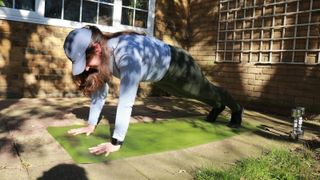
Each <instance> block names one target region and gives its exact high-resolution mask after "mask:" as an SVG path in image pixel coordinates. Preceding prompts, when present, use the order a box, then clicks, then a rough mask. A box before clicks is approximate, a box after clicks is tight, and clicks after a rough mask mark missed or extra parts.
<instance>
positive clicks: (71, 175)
mask: <svg viewBox="0 0 320 180" xmlns="http://www.w3.org/2000/svg"><path fill="white" fill-rule="evenodd" d="M51 179H52V180H56V179H59V180H70V179H77V180H89V178H88V177H87V173H86V171H85V169H84V168H82V167H79V166H77V165H74V164H59V165H57V166H54V167H53V168H51V169H49V170H48V171H45V172H44V173H43V175H42V176H41V177H39V178H37V180H51Z"/></svg>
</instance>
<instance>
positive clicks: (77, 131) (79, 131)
mask: <svg viewBox="0 0 320 180" xmlns="http://www.w3.org/2000/svg"><path fill="white" fill-rule="evenodd" d="M94 129H95V127H94V126H93V127H91V125H89V126H87V127H82V128H76V129H70V130H69V131H68V134H71V135H74V136H75V135H78V134H84V133H85V134H86V135H87V136H89V135H90V134H91V133H92V132H93V131H94Z"/></svg>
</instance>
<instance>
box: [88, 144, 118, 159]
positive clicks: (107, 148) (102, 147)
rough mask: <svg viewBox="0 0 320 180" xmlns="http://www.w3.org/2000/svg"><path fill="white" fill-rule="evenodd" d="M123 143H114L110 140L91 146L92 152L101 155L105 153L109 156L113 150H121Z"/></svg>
mask: <svg viewBox="0 0 320 180" xmlns="http://www.w3.org/2000/svg"><path fill="white" fill-rule="evenodd" d="M120 147H121V145H113V144H111V143H110V142H107V143H102V144H99V145H98V146H95V147H91V148H89V151H90V153H91V154H95V155H100V154H103V153H105V156H108V155H109V154H110V153H111V152H115V151H119V149H120Z"/></svg>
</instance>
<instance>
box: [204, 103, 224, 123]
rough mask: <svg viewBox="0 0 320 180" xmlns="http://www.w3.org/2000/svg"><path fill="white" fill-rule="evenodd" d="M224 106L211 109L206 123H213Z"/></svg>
mask: <svg viewBox="0 0 320 180" xmlns="http://www.w3.org/2000/svg"><path fill="white" fill-rule="evenodd" d="M225 108H226V107H225V106H221V107H220V108H212V110H211V111H210V113H209V115H208V116H207V117H206V121H208V122H215V121H216V120H217V117H218V116H219V114H220V113H221V112H222V111H223V110H224V109H225Z"/></svg>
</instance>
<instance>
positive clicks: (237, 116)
mask: <svg viewBox="0 0 320 180" xmlns="http://www.w3.org/2000/svg"><path fill="white" fill-rule="evenodd" d="M243 111H244V109H243V107H242V106H240V110H239V111H237V112H234V113H232V114H231V120H230V122H229V123H228V126H229V127H231V128H239V127H241V122H242V114H243Z"/></svg>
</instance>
